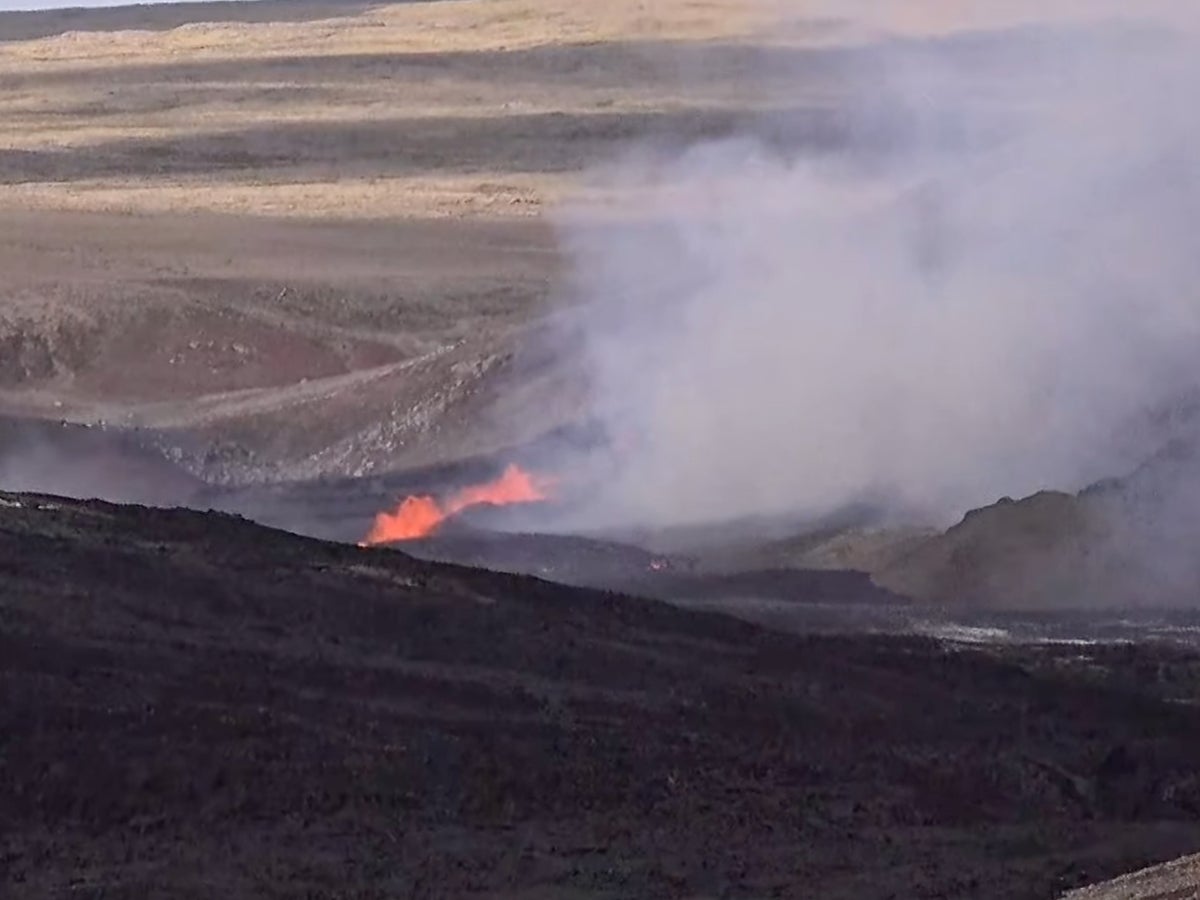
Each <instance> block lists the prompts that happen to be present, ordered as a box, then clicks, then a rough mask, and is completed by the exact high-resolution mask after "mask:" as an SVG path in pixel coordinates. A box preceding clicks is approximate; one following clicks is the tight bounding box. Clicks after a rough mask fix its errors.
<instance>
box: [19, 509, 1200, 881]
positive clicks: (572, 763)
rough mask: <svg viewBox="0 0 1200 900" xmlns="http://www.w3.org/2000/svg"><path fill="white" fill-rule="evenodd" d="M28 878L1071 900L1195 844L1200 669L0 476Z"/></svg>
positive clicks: (23, 861) (1171, 657)
mask: <svg viewBox="0 0 1200 900" xmlns="http://www.w3.org/2000/svg"><path fill="white" fill-rule="evenodd" d="M0 498H2V499H0V584H2V585H3V590H2V592H0V692H2V697H3V702H2V703H0V893H5V895H6V896H13V897H46V896H72V897H75V896H83V897H105V898H121V897H129V898H133V897H139V898H140V897H145V896H169V897H221V898H237V897H264V896H266V897H272V896H278V897H283V896H289V897H291V896H311V897H396V896H462V895H471V894H474V895H479V896H492V897H498V896H503V897H517V896H520V897H535V896H537V897H549V896H553V897H601V896H603V897H628V896H637V897H655V896H663V897H665V896H746V897H750V896H755V897H762V896H795V897H829V898H837V897H847V898H851V897H852V898H856V900H859V898H874V897H879V898H883V897H904V898H910V897H980V898H986V897H994V898H999V897H1022V898H1024V897H1030V898H1033V897H1051V896H1055V895H1056V894H1057V893H1058V892H1059V891H1060V890H1062V889H1065V888H1067V887H1069V886H1072V885H1076V884H1080V883H1084V882H1086V881H1089V880H1095V879H1097V878H1100V877H1104V876H1107V875H1110V874H1116V873H1118V872H1120V871H1123V870H1127V869H1129V868H1133V867H1136V866H1138V865H1142V864H1145V863H1149V862H1152V861H1155V860H1161V859H1166V858H1169V857H1172V856H1175V855H1178V854H1180V853H1183V852H1185V851H1188V850H1192V849H1194V848H1195V847H1196V846H1197V845H1200V762H1198V758H1197V755H1196V753H1195V747H1196V746H1197V741H1198V740H1200V709H1197V707H1196V706H1195V705H1194V701H1195V697H1196V694H1197V689H1198V688H1200V657H1197V656H1196V655H1194V654H1193V653H1191V652H1190V651H1186V650H1181V649H1171V648H1169V647H1167V646H1165V645H1145V646H1117V647H1105V646H1093V647H1060V648H1053V647H1042V648H1030V647H1024V648H1022V647H1009V648H1003V649H997V648H993V649H990V650H966V649H963V648H961V647H958V646H955V645H951V644H945V643H940V642H937V641H934V640H928V639H919V638H867V637H859V638H851V637H822V638H817V637H810V638H802V637H796V636H789V635H784V634H777V633H772V632H770V631H765V630H762V629H759V628H757V627H754V626H752V625H749V624H746V623H744V622H740V621H738V620H736V619H732V618H729V617H727V616H723V615H715V614H700V613H694V612H686V611H683V610H679V609H676V608H673V607H670V606H667V605H663V604H659V603H655V602H650V601H641V600H634V599H629V598H625V597H621V596H616V595H611V594H604V593H598V592H592V591H588V590H582V589H572V588H565V587H559V586H555V585H552V584H549V583H546V582H542V581H537V580H534V579H530V578H526V577H520V576H510V575H499V574H492V573H488V572H483V571H476V570H469V569H461V568H455V567H450V566H443V565H437V564H432V563H424V562H419V561H416V560H413V559H412V558H410V557H408V556H406V555H404V554H401V553H398V552H392V551H386V550H375V551H365V550H359V549H357V548H354V547H350V546H344V545H335V544H324V543H320V542H316V541H312V540H307V539H303V538H298V537H295V536H292V535H288V534H285V533H282V532H276V531H271V530H268V529H264V528H261V527H259V526H256V525H253V524H250V523H249V522H247V521H244V520H240V519H237V518H231V517H225V516H219V515H215V514H200V513H195V512H187V511H165V510H148V509H141V508H122V507H113V506H109V505H105V504H101V503H79V502H75V501H65V500H59V499H54V498H47V497H38V496H31V495H13V494H4V495H0Z"/></svg>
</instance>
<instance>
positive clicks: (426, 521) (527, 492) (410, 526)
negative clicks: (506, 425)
mask: <svg viewBox="0 0 1200 900" xmlns="http://www.w3.org/2000/svg"><path fill="white" fill-rule="evenodd" d="M552 486H553V481H552V479H549V478H542V477H538V476H536V475H532V474H530V473H529V472H526V471H525V470H524V469H522V468H521V467H520V466H518V465H516V464H515V463H514V464H512V465H509V467H508V468H507V469H505V470H504V474H503V475H501V476H500V477H499V478H497V479H496V480H495V481H489V482H486V483H484V484H476V485H471V486H470V487H465V488H463V489H462V490H459V491H457V492H455V493H454V494H451V495H450V497H449V498H447V499H446V501H445V502H444V503H441V502H438V500H437V499H436V498H434V497H431V496H429V495H427V494H426V495H420V496H416V495H414V496H411V497H406V498H405V499H404V501H403V502H402V503H401V504H400V505H399V506H398V507H396V509H395V511H394V512H381V513H379V515H377V516H376V517H375V523H374V524H373V525H372V526H371V530H370V532H368V534H367V536H366V537H365V538H363V540H362V546H364V547H371V546H374V545H376V544H390V543H393V542H395V541H412V540H416V539H417V538H423V537H428V536H429V535H431V534H433V533H434V532H435V531H437V529H438V527H439V526H441V524H442V523H443V522H445V521H446V520H447V519H448V518H450V517H451V516H453V515H456V514H458V513H460V512H462V511H463V510H464V509H467V508H468V507H471V506H480V505H483V504H488V505H491V506H508V505H509V504H512V503H537V502H539V501H542V500H548V499H549V498H550V489H551V487H552Z"/></svg>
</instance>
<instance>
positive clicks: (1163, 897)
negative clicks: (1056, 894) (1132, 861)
mask: <svg viewBox="0 0 1200 900" xmlns="http://www.w3.org/2000/svg"><path fill="white" fill-rule="evenodd" d="M1197 897H1200V855H1197V856H1184V857H1182V858H1180V859H1176V860H1172V861H1171V862H1169V863H1163V864H1162V865H1160V866H1151V867H1150V868H1148V869H1142V870H1141V871H1138V872H1132V873H1130V874H1129V875H1123V876H1121V877H1120V878H1116V879H1114V880H1112V881H1107V882H1104V883H1103V884H1097V885H1093V886H1091V887H1086V888H1080V889H1079V890H1076V891H1071V892H1070V893H1068V894H1066V895H1064V898H1063V900H1195V898H1197Z"/></svg>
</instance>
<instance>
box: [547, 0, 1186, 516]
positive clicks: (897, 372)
mask: <svg viewBox="0 0 1200 900" xmlns="http://www.w3.org/2000/svg"><path fill="white" fill-rule="evenodd" d="M957 6H958V4H946V3H935V2H932V0H924V2H922V0H912V2H910V0H903V2H902V0H895V2H891V3H889V2H884V3H876V4H861V3H860V4H857V5H848V6H847V7H846V8H847V9H850V8H855V9H858V8H862V9H868V8H869V9H872V10H875V11H877V12H880V16H879V20H878V21H877V22H874V23H868V24H874V25H878V26H880V27H879V28H877V29H864V30H862V31H857V32H854V33H853V34H852V35H851V36H850V37H848V38H847V40H846V42H845V44H844V45H842V46H840V47H839V48H835V49H832V50H831V49H830V48H829V47H828V46H826V47H824V48H823V49H821V50H820V51H817V50H807V51H806V50H803V49H800V50H797V51H796V52H795V54H793V55H792V56H790V57H786V55H785V54H780V53H773V54H771V55H770V60H769V61H767V62H764V66H766V67H770V66H774V65H778V66H780V67H783V68H784V69H785V70H786V67H787V66H789V65H790V63H789V60H791V61H794V63H795V66H794V68H795V70H796V73H797V74H796V76H795V79H794V82H793V83H794V98H795V99H797V100H798V101H800V103H799V106H798V107H797V106H795V105H793V107H792V111H791V112H789V113H788V115H787V117H783V116H781V117H779V118H778V119H772V118H771V117H767V119H766V120H765V121H759V120H754V121H748V123H747V125H746V128H745V129H744V132H745V133H744V134H742V135H740V136H737V137H732V138H730V139H728V140H718V141H712V142H707V143H702V144H699V145H696V146H693V147H691V148H690V149H687V150H686V151H684V152H682V153H677V154H673V155H664V154H663V153H661V152H658V151H652V150H649V149H647V150H644V151H640V152H636V153H632V154H630V156H628V157H627V158H625V159H623V160H621V161H620V162H619V163H618V164H616V165H613V166H611V167H609V168H608V169H607V170H605V171H604V172H602V173H600V174H599V176H598V177H599V180H600V181H601V183H602V184H603V185H604V186H606V187H607V188H610V189H612V192H613V195H614V196H615V197H616V198H617V199H616V201H615V210H613V209H610V210H609V212H610V213H611V216H612V218H615V219H616V220H617V221H618V222H619V223H621V225H620V227H612V226H608V227H597V226H596V225H595V224H594V219H593V218H591V217H590V216H591V212H590V210H588V209H584V208H577V209H573V210H569V211H567V212H565V213H564V214H563V215H562V217H561V220H560V225H561V228H562V233H563V235H564V239H565V242H566V244H567V246H568V247H569V250H570V253H571V256H572V260H573V282H572V287H571V290H572V291H573V293H574V294H575V295H576V298H577V299H580V300H582V301H584V302H583V304H582V307H583V309H584V312H583V314H582V318H583V325H582V328H583V331H584V333H585V336H586V346H587V348H588V350H587V357H588V366H589V371H590V375H591V378H592V384H593V387H594V399H595V410H594V412H595V414H596V416H597V417H598V418H599V419H600V420H601V421H603V422H604V423H605V425H606V426H607V428H608V430H609V431H610V432H611V433H614V434H632V435H636V436H637V450H636V452H634V453H629V454H626V455H624V456H623V457H622V459H620V460H619V461H617V463H616V464H615V468H616V470H617V471H616V474H615V476H613V477H611V478H608V479H606V481H605V484H604V487H603V490H602V491H601V492H600V494H599V496H598V497H597V499H596V500H595V502H594V503H593V504H592V505H591V507H590V509H588V511H587V513H586V515H584V516H582V517H581V518H580V520H579V521H577V522H573V523H571V524H572V525H574V526H594V527H599V526H606V525H621V524H639V525H668V524H681V523H694V522H701V521H709V520H718V519H723V518H729V517H735V516H744V515H752V514H779V513H795V512H801V513H805V514H811V515H820V514H825V513H829V512H832V511H835V510H837V509H839V508H842V507H844V506H846V505H848V504H858V503H863V502H869V503H872V504H874V505H876V506H879V507H883V508H886V509H888V510H890V511H892V512H895V513H902V514H908V515H919V516H921V517H924V518H929V519H948V518H952V517H954V516H956V515H958V514H960V513H961V512H962V511H963V510H964V509H967V508H969V507H972V506H977V505H981V504H986V503H990V502H991V501H993V500H995V499H996V498H998V497H1000V496H1002V495H1006V494H1007V495H1014V496H1016V495H1024V494H1028V493H1031V492H1033V491H1036V490H1038V489H1040V488H1043V487H1047V486H1052V487H1056V488H1062V489H1072V488H1078V487H1081V486H1083V485H1084V484H1087V483H1089V482H1091V481H1092V480H1094V479H1097V478H1100V477H1104V476H1108V475H1111V474H1117V473H1120V472H1123V471H1125V470H1127V469H1129V468H1130V467H1132V466H1134V465H1136V464H1137V463H1138V462H1139V461H1140V460H1142V459H1144V458H1145V457H1146V456H1147V455H1148V454H1150V453H1152V452H1153V451H1154V450H1155V449H1156V448H1157V447H1158V446H1160V445H1161V443H1162V441H1163V439H1164V438H1165V435H1163V434H1161V433H1160V432H1159V431H1156V430H1155V429H1154V428H1153V427H1151V426H1150V425H1149V424H1148V423H1149V422H1152V421H1158V420H1159V419H1161V416H1159V417H1157V418H1155V417H1154V415H1153V414H1154V413H1156V412H1161V410H1162V409H1163V408H1169V407H1170V406H1171V404H1173V403H1174V402H1175V401H1176V400H1177V399H1178V398H1179V397H1181V396H1185V395H1186V394H1187V393H1188V392H1189V391H1191V390H1192V389H1194V388H1195V387H1196V386H1197V385H1198V384H1200V287H1198V286H1200V246H1198V245H1200V167H1198V164H1200V155H1198V154H1200V103H1197V102H1196V97H1197V95H1198V93H1200V53H1197V52H1196V51H1197V42H1196V40H1194V37H1195V33H1196V29H1195V28H1194V27H1193V26H1194V24H1195V23H1196V20H1197V19H1198V18H1200V13H1197V12H1193V11H1192V10H1193V7H1194V6H1195V4H1194V3H1192V2H1191V0H1188V2H1187V3H1184V2H1180V3H1177V4H1171V3H1164V4H1154V5H1153V7H1151V6H1149V5H1147V6H1143V5H1141V4H1125V5H1124V7H1125V9H1124V11H1123V12H1121V16H1122V17H1121V18H1115V17H1114V18H1103V17H1101V16H1099V15H1091V14H1089V13H1088V10H1106V11H1108V12H1112V11H1113V10H1118V11H1119V10H1120V7H1119V6H1115V5H1113V4H1111V3H1095V4H1090V5H1088V4H1083V3H1070V4H1067V3H1063V4H1058V5H1056V4H1053V3H1051V4H1041V5H1040V6H1042V7H1051V8H1053V9H1054V10H1055V11H1056V12H1062V11H1063V10H1064V9H1066V7H1067V6H1070V7H1071V8H1072V10H1074V11H1075V12H1077V13H1080V11H1082V13H1081V14H1079V15H1075V16H1065V15H1056V18H1055V21H1054V22H1049V21H1046V22H1039V21H1037V19H1036V18H1028V19H1026V20H1024V21H1022V22H1019V23H1015V24H1014V23H1009V25H1005V24H1003V20H1004V15H1005V14H1004V10H1005V8H1006V7H1010V8H1012V7H1011V5H1010V4H1008V2H1007V0H995V2H992V3H989V2H981V3H972V4H962V6H964V7H966V6H969V7H970V8H971V12H972V20H971V21H970V22H969V23H967V24H969V25H970V28H956V27H954V24H955V23H953V22H950V21H946V20H947V17H948V16H952V15H954V14H955V13H954V8H956V7H957ZM1015 8H1021V9H1033V8H1034V6H1033V5H1032V4H1021V3H1018V4H1016V7H1015ZM1150 8H1153V9H1155V10H1156V12H1155V13H1154V14H1151V13H1149V12H1146V10H1148V9H1150ZM986 11H991V12H992V13H994V14H995V15H994V16H991V17H989V16H987V15H984V12H986ZM885 12H889V13H891V14H894V15H885V14H884V13H885ZM906 22H908V23H911V22H920V23H925V24H928V23H930V22H936V23H938V24H939V27H938V28H937V29H936V30H934V31H927V32H926V33H924V34H923V35H920V36H914V35H913V34H912V33H911V32H909V33H905V32H903V31H891V32H889V31H887V29H888V28H899V27H901V26H903V25H904V24H905V23H906ZM1010 25H1011V27H1010ZM1017 26H1019V27H1017ZM847 33H848V34H851V33H850V32H847ZM864 35H866V37H864ZM881 35H882V36H881ZM806 53H807V54H808V56H805V54H806ZM780 59H783V61H782V62H779V60H780ZM814 60H818V61H819V63H818V62H814ZM765 71H766V70H765ZM801 73H802V74H801ZM769 74H770V75H771V77H772V79H773V81H775V82H778V80H779V75H780V72H779V71H777V70H770V71H769ZM831 97H833V98H835V99H834V100H833V101H831V100H830V99H829V98H831ZM805 98H814V99H808V100H806V99H805ZM831 103H833V104H834V108H833V109H830V104H831ZM806 104H807V106H806ZM809 107H811V109H810V108H809ZM806 122H808V123H810V125H806V124H805V123H806ZM763 134H766V135H768V136H769V139H764V138H762V137H761V135H763ZM604 462H605V464H606V465H614V464H613V462H612V461H611V460H606V461H604ZM571 464H572V465H574V466H575V467H576V468H578V467H579V466H582V465H583V464H584V463H583V462H582V461H580V460H574V461H572V463H571Z"/></svg>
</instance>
